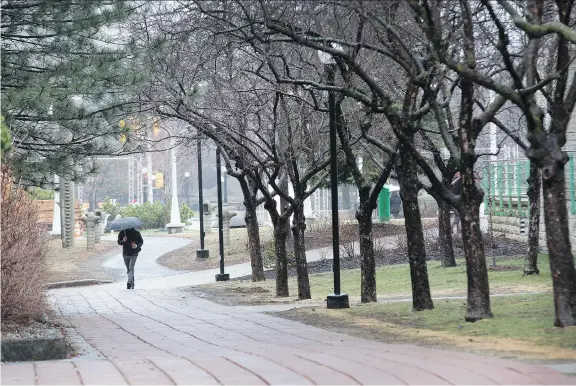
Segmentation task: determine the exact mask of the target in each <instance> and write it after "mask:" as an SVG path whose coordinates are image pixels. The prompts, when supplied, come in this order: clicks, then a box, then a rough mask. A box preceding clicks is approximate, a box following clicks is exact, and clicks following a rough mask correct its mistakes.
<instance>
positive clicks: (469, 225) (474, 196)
mask: <svg viewBox="0 0 576 386" xmlns="http://www.w3.org/2000/svg"><path fill="white" fill-rule="evenodd" d="M464 163H465V164H467V165H468V166H465V167H463V168H462V170H461V172H460V175H461V178H462V196H461V197H462V201H461V204H460V208H459V211H460V221H461V223H462V242H463V244H464V255H465V256H466V275H467V277H468V296H467V310H466V316H465V317H464V319H465V320H466V321H467V322H475V321H477V320H481V319H486V318H492V317H493V315H492V311H491V310H490V288H489V285H488V268H487V267H486V256H485V254H484V242H483V240H482V230H481V229H480V203H482V192H481V191H480V190H478V188H477V187H476V185H475V181H474V169H473V162H466V161H464Z"/></svg>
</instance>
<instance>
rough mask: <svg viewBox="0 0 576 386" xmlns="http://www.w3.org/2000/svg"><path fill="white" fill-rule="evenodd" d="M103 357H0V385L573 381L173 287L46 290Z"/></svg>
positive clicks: (518, 365) (544, 371)
mask: <svg viewBox="0 0 576 386" xmlns="http://www.w3.org/2000/svg"><path fill="white" fill-rule="evenodd" d="M52 300H53V301H54V304H55V308H57V309H58V310H59V311H60V313H61V315H62V317H63V318H64V319H66V321H67V322H69V323H70V324H71V325H72V326H74V327H75V329H76V330H77V331H78V333H79V334H80V335H81V336H82V337H83V338H84V339H85V340H86V341H87V342H88V343H90V344H91V345H92V346H93V347H94V348H95V349H96V350H97V351H99V353H100V354H101V355H102V356H103V357H104V358H106V359H84V358H76V359H72V360H61V361H46V362H34V363H7V364H2V377H1V378H2V384H7V385H8V384H13V385H18V384H38V385H45V384H101V385H105V384H198V385H200V384H202V385H210V384H212V385H215V384H254V385H256V384H298V385H301V384H543V383H545V384H574V381H575V379H574V378H571V377H567V376H564V375H562V374H560V373H557V372H555V371H553V370H550V369H548V368H541V367H539V366H535V365H528V364H523V363H518V362H513V361H509V360H504V359H498V358H493V357H483V356H478V355H473V354H467V353H461V352H450V351H444V350H437V349H429V348H423V347H417V346H411V345H395V344H383V343H379V342H374V341H368V340H363V339H358V338H354V337H351V336H347V335H344V334H339V333H335V332H330V331H326V330H322V329H319V328H316V327H312V326H307V325H304V324H301V323H297V322H294V321H289V320H284V319H279V318H274V317H272V316H269V315H264V314H260V313H256V312H254V311H251V310H246V309H239V308H231V307H225V306H220V305H216V304H214V303H211V302H209V301H207V300H204V299H200V298H196V297H192V296H190V295H189V294H186V293H182V292H178V291H174V290H170V291H169V290H166V291H160V290H134V291H121V290H110V291H103V290H98V289H93V290H86V289H84V290H79V291H78V292H72V291H55V292H54V294H53V298H52Z"/></svg>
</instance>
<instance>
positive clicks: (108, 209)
mask: <svg viewBox="0 0 576 386" xmlns="http://www.w3.org/2000/svg"><path fill="white" fill-rule="evenodd" d="M102 211H103V212H105V213H108V214H109V215H110V218H109V219H108V221H112V220H114V219H115V218H116V216H118V213H120V206H119V205H118V204H117V203H115V202H114V201H112V200H107V201H106V202H105V203H104V204H103V205H102Z"/></svg>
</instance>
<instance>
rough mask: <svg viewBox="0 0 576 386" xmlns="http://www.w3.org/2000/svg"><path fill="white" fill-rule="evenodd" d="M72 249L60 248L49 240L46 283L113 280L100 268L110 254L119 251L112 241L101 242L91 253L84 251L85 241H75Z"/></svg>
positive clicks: (59, 244)
mask: <svg viewBox="0 0 576 386" xmlns="http://www.w3.org/2000/svg"><path fill="white" fill-rule="evenodd" d="M75 244H76V245H75V246H74V247H73V248H68V249H64V248H62V242H61V241H60V240H58V239H56V240H50V242H49V249H48V256H47V264H48V282H49V283H54V282H59V281H72V280H82V279H97V280H114V275H113V273H112V272H111V271H110V270H108V269H106V268H104V267H102V263H103V262H104V261H105V260H106V259H107V258H108V257H110V254H111V253H114V252H116V251H117V250H119V249H118V248H119V247H118V244H117V243H116V242H114V241H104V240H103V241H102V242H101V243H100V244H96V247H95V249H94V250H93V251H88V250H87V249H86V241H85V240H76V243H75Z"/></svg>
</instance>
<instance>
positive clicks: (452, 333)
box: [277, 294, 576, 360]
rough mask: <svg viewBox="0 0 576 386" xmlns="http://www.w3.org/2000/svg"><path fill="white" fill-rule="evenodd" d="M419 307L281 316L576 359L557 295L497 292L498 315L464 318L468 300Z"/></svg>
mask: <svg viewBox="0 0 576 386" xmlns="http://www.w3.org/2000/svg"><path fill="white" fill-rule="evenodd" d="M434 306H435V309H434V310H429V311H421V312H413V311H412V309H411V304H410V303H409V302H408V303H407V302H395V303H372V304H362V305H360V304H358V305H353V306H352V307H351V308H350V309H347V310H328V309H326V308H325V307H316V308H309V307H308V308H299V309H294V310H290V311H286V312H280V313H277V315H278V316H282V317H286V318H289V319H294V320H299V321H302V322H304V323H306V324H312V325H315V326H318V327H322V328H327V329H333V330H336V331H341V332H345V333H348V334H352V335H357V336H361V337H364V338H367V339H377V340H381V341H385V342H399V343H417V344H424V345H433V346H451V347H454V346H455V347H459V348H463V349H472V350H489V351H496V352H499V353H501V354H505V355H507V356H512V357H522V358H534V359H549V360H561V359H562V360H575V359H576V327H569V328H563V329H562V328H555V327H553V322H554V302H553V299H552V294H536V295H517V296H509V297H493V298H492V312H493V313H494V318H493V319H486V320H481V321H478V322H476V323H466V322H464V313H465V311H466V301H465V300H459V299H451V300H437V301H435V302H434Z"/></svg>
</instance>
